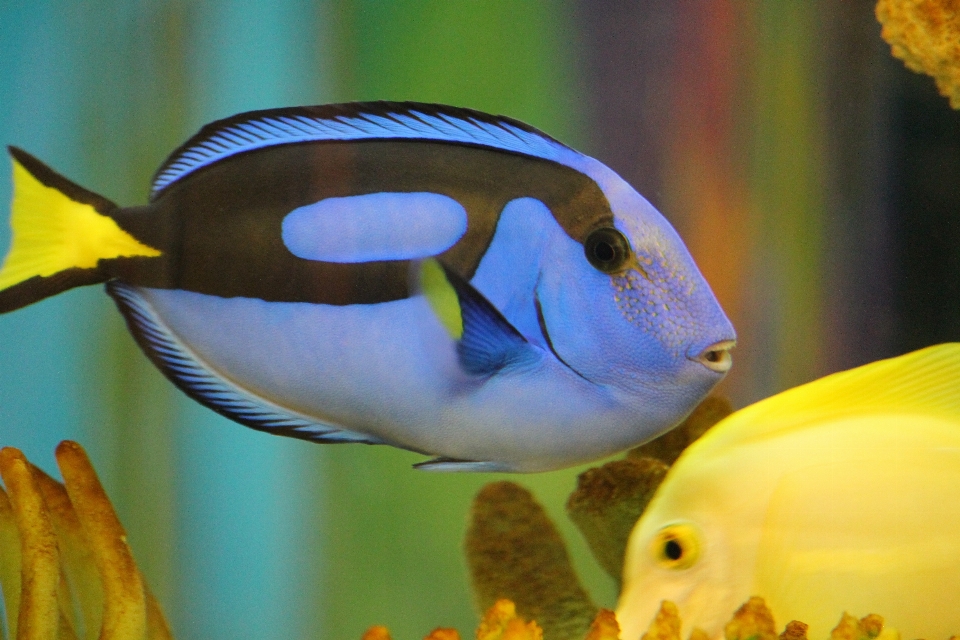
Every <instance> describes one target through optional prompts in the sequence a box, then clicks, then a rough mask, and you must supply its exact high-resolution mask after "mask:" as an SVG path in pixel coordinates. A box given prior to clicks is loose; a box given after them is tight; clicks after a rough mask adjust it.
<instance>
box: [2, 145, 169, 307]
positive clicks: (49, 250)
mask: <svg viewBox="0 0 960 640" xmlns="http://www.w3.org/2000/svg"><path fill="white" fill-rule="evenodd" d="M10 226H11V227H12V229H13V240H12V242H11V245H10V251H9V253H8V254H7V257H6V259H5V260H4V262H3V266H2V267H0V291H2V290H3V289H6V288H8V287H12V286H14V285H16V284H19V283H21V282H24V281H25V280H29V279H30V278H33V277H36V276H41V277H46V276H52V275H54V274H56V273H59V272H61V271H64V270H66V269H76V268H78V269H92V268H94V267H96V266H97V263H98V262H99V261H100V260H104V259H109V258H119V257H128V256H145V257H156V256H159V255H160V251H157V250H156V249H153V248H152V247H148V246H146V245H145V244H143V243H141V242H139V241H137V240H136V239H135V238H134V237H133V236H131V235H130V234H129V233H127V232H126V231H124V230H123V229H121V228H120V227H119V226H118V225H117V223H116V222H114V221H113V219H111V218H110V217H108V216H105V215H103V214H101V213H99V212H97V210H96V209H95V208H94V207H92V206H91V205H89V204H85V203H82V202H76V201H74V200H71V199H70V198H69V197H68V196H66V195H65V194H63V193H62V192H60V191H58V190H57V189H54V188H52V187H48V186H46V185H45V184H43V183H42V182H40V181H39V180H38V179H37V178H35V177H34V176H33V175H31V174H30V172H29V171H27V170H26V169H25V168H24V167H23V165H21V164H20V163H19V162H17V160H14V161H13V205H12V212H11V216H10Z"/></svg>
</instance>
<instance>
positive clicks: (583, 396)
mask: <svg viewBox="0 0 960 640" xmlns="http://www.w3.org/2000/svg"><path fill="white" fill-rule="evenodd" d="M10 153H11V155H12V157H13V165H14V200H13V208H12V217H11V223H12V226H13V230H14V235H13V242H12V244H11V248H10V251H9V254H8V256H7V258H6V261H5V263H4V265H3V268H2V270H0V312H6V311H12V310H14V309H18V308H20V307H23V306H25V305H28V304H31V303H33V302H36V301H38V300H41V299H43V298H46V297H48V296H51V295H54V294H57V293H59V292H61V291H64V290H67V289H70V288H72V287H76V286H80V285H88V284H95V283H106V289H107V293H109V294H110V295H111V296H112V297H113V299H114V300H115V301H116V303H117V306H118V307H119V309H120V312H121V313H122V314H123V315H124V317H125V318H126V321H127V324H128V326H129V328H130V331H131V333H132V334H133V336H134V337H135V338H136V340H137V342H138V343H139V345H140V347H141V348H142V349H143V351H144V352H145V353H146V354H147V356H148V357H149V358H150V359H151V360H152V361H153V363H154V364H155V365H156V366H157V367H159V368H160V370H161V371H163V373H164V374H166V376H167V377H168V378H169V379H170V380H172V381H173V382H174V383H175V384H176V385H177V386H178V387H179V388H180V389H182V390H183V391H184V392H186V393H187V394H188V395H189V396H191V397H192V398H194V399H195V400H197V401H198V402H200V403H202V404H204V405H206V406H207V407H210V408H211V409H213V410H214V411H217V412H218V413H220V414H222V415H224V416H226V417H228V418H231V419H233V420H235V421H237V422H239V423H241V424H244V425H247V426H249V427H253V428H254V429H260V430H262V431H266V432H269V433H276V434H280V435H286V436H292V437H296V438H303V439H306V440H313V441H317V442H360V443H366V444H390V445H393V446H396V447H401V448H403V449H408V450H412V451H416V452H420V453H424V454H427V455H432V456H436V457H435V458H433V459H431V460H428V461H425V462H422V463H420V464H418V465H416V466H417V467H418V468H421V469H432V470H451V471H460V470H463V471H545V470H550V469H557V468H562V467H566V466H570V465H574V464H577V463H580V462H585V461H589V460H595V459H597V458H600V457H603V456H606V455H609V454H612V453H615V452H617V451H619V450H623V449H625V448H628V447H631V446H634V445H636V444H638V443H641V442H643V441H645V440H648V439H650V438H653V437H654V436H656V435H658V434H660V433H662V432H663V431H666V430H668V429H670V428H671V427H672V426H674V425H675V424H677V423H678V422H679V421H680V420H682V419H683V417H684V416H686V415H687V414H688V413H689V412H690V411H691V409H692V408H693V407H694V406H695V405H696V404H697V402H699V401H700V399H702V398H703V397H704V396H705V395H706V394H707V393H708V392H709V391H710V389H711V388H713V386H714V385H715V384H716V383H717V382H719V381H720V379H721V378H722V377H723V375H724V374H725V373H726V371H727V370H728V369H729V367H730V362H731V360H730V353H729V352H730V349H731V348H732V347H733V344H734V340H735V334H734V331H733V328H732V327H731V325H730V322H729V321H728V320H727V318H726V316H725V315H724V314H723V311H722V310H721V309H720V306H719V304H718V303H717V301H716V299H715V298H714V296H713V294H712V293H711V291H710V287H709V286H708V285H707V283H706V281H705V280H704V279H703V277H702V276H701V275H700V273H699V271H698V270H697V267H696V265H695V264H694V262H693V260H692V259H691V257H690V255H689V253H688V252H687V250H686V248H685V247H684V245H683V243H682V242H681V240H680V238H679V237H678V236H677V234H676V232H675V231H674V230H673V229H672V228H671V227H670V225H669V224H668V223H667V221H666V220H664V218H663V217H662V216H661V215H660V214H659V213H658V212H657V211H656V210H655V209H654V208H653V207H652V206H651V205H650V204H649V203H648V202H647V201H646V200H644V199H643V198H642V197H641V196H640V195H639V194H638V193H637V192H636V191H635V190H634V189H632V188H631V187H630V186H629V185H628V184H627V183H626V182H625V181H624V180H622V179H621V178H620V177H619V176H617V175H616V174H615V173H614V172H613V171H611V170H610V169H609V168H607V167H606V166H604V165H603V164H601V163H600V162H598V161H596V160H594V159H592V158H589V157H587V156H584V155H583V154H581V153H578V152H577V151H574V150H573V149H570V148H569V147H567V146H565V145H563V144H561V143H559V142H557V141H556V140H554V139H553V138H551V137H549V136H547V135H546V134H544V133H541V132H540V131H538V130H536V129H534V128H532V127H530V126H528V125H525V124H523V123H521V122H518V121H516V120H511V119H509V118H505V117H500V116H491V115H487V114H484V113H480V112H477V111H472V110H468V109H460V108H453V107H445V106H439V105H431V104H419V103H390V102H372V103H352V104H339V105H325V106H313V107H297V108H284V109H273V110H266V111H255V112H250V113H244V114H240V115H236V116H233V117H231V118H227V119H225V120H221V121H219V122H214V123H212V124H209V125H207V126H205V127H204V128H203V129H201V130H200V132H199V133H198V134H197V135H195V136H194V137H193V138H191V139H190V140H189V141H187V142H186V143H185V144H184V145H183V146H181V147H180V148H179V149H177V150H176V151H174V152H173V154H172V155H171V156H170V157H169V158H168V159H167V161H166V162H164V164H163V165H162V166H161V167H160V169H159V171H158V172H157V174H156V177H155V179H154V183H153V189H152V192H151V195H150V201H149V204H147V205H145V206H133V207H118V206H117V205H115V204H113V203H112V202H109V201H108V200H106V199H104V198H102V197H100V196H98V195H96V194H94V193H92V192H90V191H87V190H86V189H84V188H82V187H80V186H77V185H75V184H74V183H72V182H70V181H68V180H67V179H66V178H64V177H62V176H60V175H59V174H57V173H55V172H54V171H53V170H51V169H49V168H48V167H46V166H45V165H43V164H42V163H41V162H40V161H39V160H37V159H35V158H33V157H32V156H30V155H29V154H27V153H26V152H24V151H22V150H19V149H15V148H10Z"/></svg>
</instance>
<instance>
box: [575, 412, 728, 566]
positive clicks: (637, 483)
mask: <svg viewBox="0 0 960 640" xmlns="http://www.w3.org/2000/svg"><path fill="white" fill-rule="evenodd" d="M731 413H733V407H732V406H731V405H730V401H729V400H727V399H726V398H723V397H721V396H710V397H708V398H706V399H705V400H704V401H703V402H701V403H700V405H699V406H698V407H697V408H696V409H694V411H693V413H691V414H690V416H689V417H688V418H687V419H686V420H684V421H683V423H681V424H680V425H679V426H678V427H677V428H675V429H673V430H672V431H669V432H667V433H665V434H663V435H662V436H660V437H659V438H656V439H655V440H652V441H650V442H648V443H647V444H644V445H642V446H639V447H637V448H635V449H631V450H630V451H629V452H627V457H626V459H625V460H615V461H613V462H608V463H607V464H605V465H603V466H602V467H597V468H594V469H588V470H587V471H585V472H583V473H582V474H580V477H579V478H577V488H576V489H575V490H574V492H573V493H572V494H571V495H570V499H569V500H567V514H568V515H569V516H570V519H571V520H573V523H574V524H575V525H577V528H578V529H580V533H582V534H583V537H584V538H585V539H586V541H587V544H588V545H589V546H590V550H591V551H592V552H593V555H594V557H595V558H596V559H597V562H599V563H600V566H601V567H603V568H604V570H605V571H606V572H607V573H608V574H610V577H612V578H613V579H614V580H615V581H616V582H617V584H619V583H620V578H621V576H620V573H621V568H622V566H623V554H624V552H625V551H626V549H627V538H629V536H630V531H631V530H632V529H633V525H634V524H635V523H636V522H637V519H638V518H639V517H640V514H641V513H643V511H644V509H646V507H647V503H648V502H650V499H651V498H652V497H653V494H654V493H655V492H656V490H657V487H659V486H660V483H661V482H662V481H663V478H664V476H666V475H667V470H668V469H669V468H670V465H671V464H673V463H674V462H675V461H676V459H677V458H678V457H679V456H680V454H681V453H682V452H683V450H684V449H686V448H687V447H688V446H690V445H691V444H692V443H693V442H694V441H696V440H697V439H698V438H699V437H700V436H702V435H703V434H704V433H706V432H707V429H709V428H710V427H712V426H713V425H715V424H716V423H718V422H720V420H722V419H723V418H726V417H727V416H728V415H730V414H731Z"/></svg>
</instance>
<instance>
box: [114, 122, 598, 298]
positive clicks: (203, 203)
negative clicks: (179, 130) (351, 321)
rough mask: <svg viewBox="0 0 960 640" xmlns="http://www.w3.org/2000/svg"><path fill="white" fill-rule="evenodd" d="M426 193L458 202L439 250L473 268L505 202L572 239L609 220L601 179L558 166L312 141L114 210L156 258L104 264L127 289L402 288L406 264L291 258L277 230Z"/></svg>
mask: <svg viewBox="0 0 960 640" xmlns="http://www.w3.org/2000/svg"><path fill="white" fill-rule="evenodd" d="M418 191H426V192H433V193H440V194H444V195H447V196H449V197H451V198H453V199H455V200H456V201H457V202H459V203H460V204H461V205H463V207H464V208H465V209H466V210H467V213H468V226H467V232H466V234H465V235H464V236H463V238H461V239H460V241H459V242H457V244H455V245H454V246H453V247H452V248H450V249H449V250H447V251H446V252H444V253H443V254H442V255H441V256H439V258H440V259H441V260H442V261H443V263H444V264H445V265H447V266H448V267H449V268H451V269H452V270H454V271H455V272H456V273H457V274H458V275H460V276H461V277H462V278H464V279H469V278H470V277H472V276H473V273H474V272H475V270H476V268H477V265H478V264H479V262H480V259H481V258H482V257H483V254H484V253H485V252H486V250H487V248H488V246H489V244H490V242H491V241H492V238H493V234H494V231H495V229H496V225H497V221H498V219H499V216H500V213H501V211H502V210H503V208H504V206H505V205H506V204H507V203H508V202H510V201H511V200H514V199H516V198H522V197H533V198H536V199H538V200H541V201H542V202H544V203H545V204H546V205H547V207H549V208H550V210H551V211H552V212H553V215H554V217H555V218H556V220H557V222H558V223H559V224H560V226H561V227H562V228H563V229H564V230H565V231H566V232H567V234H569V235H570V237H572V238H574V239H575V240H577V241H580V242H583V240H584V238H585V237H586V235H587V234H588V233H589V232H590V231H591V230H592V229H593V228H595V227H597V226H598V225H602V224H610V223H612V219H613V214H612V212H611V210H610V205H609V203H608V201H607V199H606V197H605V196H604V194H603V192H602V191H601V190H600V187H599V186H598V185H597V184H596V182H594V181H593V180H592V179H591V178H589V177H588V176H586V175H584V174H583V173H581V172H579V171H576V170H574V169H572V168H570V167H567V166H565V165H562V164H559V163H557V162H553V161H549V160H543V159H540V158H535V157H530V156H524V155H521V154H518V153H512V152H506V151H502V150H498V149H491V148H485V147H480V146H472V145H465V144H453V143H445V142H424V141H419V140H362V141H351V142H339V141H337V142H311V143H302V144H286V145H278V146H271V147H266V148H263V149H257V150H255V151H250V152H245V153H241V154H237V155H234V156H230V157H227V158H225V159H223V160H221V161H218V162H216V163H214V164H211V165H209V166H206V167H203V168H201V169H198V170H196V171H194V172H193V173H190V174H188V175H186V176H184V177H183V178H181V179H180V180H178V181H176V182H174V183H172V184H171V185H170V186H168V187H166V188H165V189H163V190H162V192H161V194H160V196H159V197H158V198H157V199H156V200H155V201H154V202H153V203H151V204H150V205H147V206H146V207H133V208H129V209H122V210H120V211H119V212H116V213H115V214H113V217H114V218H115V219H116V220H117V223H118V224H119V225H120V226H121V228H123V229H124V230H125V231H127V232H128V233H130V234H131V235H132V236H133V237H135V238H136V239H137V240H139V241H140V242H143V243H144V244H147V245H148V246H151V247H155V248H156V249H158V250H160V251H162V252H163V255H162V256H160V257H158V258H150V259H142V258H118V259H115V260H109V261H103V262H104V269H105V270H107V271H108V273H109V274H110V275H111V276H114V277H117V278H119V279H121V280H123V281H124V282H128V283H130V284H133V285H139V286H146V287H155V288H166V289H185V290H188V291H194V292H197V293H204V294H209V295H217V296H222V297H233V296H243V297H252V298H260V299H263V300H267V301H277V302H281V301H282V302H313V303H324V304H335V305H346V304H357V303H360V304H363V303H367V304H370V303H377V302H385V301H389V300H397V299H401V298H405V297H407V296H408V295H409V293H410V291H409V288H408V286H409V284H408V272H409V263H408V261H401V260H397V261H380V262H365V263H352V264H342V263H329V262H320V261H314V260H304V259H302V258H297V257H296V256H294V255H293V254H291V253H290V252H289V251H288V250H287V248H286V246H284V244H283V241H282V237H281V223H282V220H283V218H284V217H285V216H286V215H287V214H288V213H289V212H290V211H292V210H293V209H295V208H297V207H300V206H303V205H306V204H311V203H314V202H317V201H319V200H322V199H324V198H329V197H344V196H353V195H363V194H369V193H378V192H418Z"/></svg>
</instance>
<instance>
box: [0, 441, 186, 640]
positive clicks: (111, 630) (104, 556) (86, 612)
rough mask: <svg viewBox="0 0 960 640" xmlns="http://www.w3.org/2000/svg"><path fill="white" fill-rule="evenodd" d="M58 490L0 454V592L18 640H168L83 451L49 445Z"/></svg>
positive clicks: (12, 453)
mask: <svg viewBox="0 0 960 640" xmlns="http://www.w3.org/2000/svg"><path fill="white" fill-rule="evenodd" d="M56 455H57V464H58V466H59V467H60V472H61V474H62V475H63V478H64V484H60V483H59V482H57V481H56V480H54V479H53V478H51V477H50V476H48V475H47V474H45V473H44V472H43V471H41V470H40V469H38V468H36V467H34V466H33V465H31V464H30V463H29V462H28V461H27V459H26V458H25V457H24V456H23V454H22V453H21V452H20V451H19V450H17V449H13V448H10V447H7V448H4V449H2V450H0V477H2V478H3V483H4V485H5V486H6V491H3V490H2V489H0V585H2V588H3V596H4V601H5V604H6V611H7V629H8V630H9V632H10V637H11V638H17V639H18V640H54V639H57V640H68V639H71V638H79V637H83V638H88V639H93V638H100V639H101V640H108V639H109V640H148V639H149V640H167V639H170V638H172V635H171V633H170V629H169V627H168V625H167V622H166V620H165V618H164V616H163V613H162V612H161V610H160V607H159V605H158V604H157V602H156V600H155V599H154V598H153V596H152V595H151V594H150V592H149V589H148V588H147V587H146V585H145V584H144V581H143V578H142V576H141V575H140V572H139V570H138V569H137V566H136V563H135V562H134V560H133V556H132V554H131V553H130V547H129V545H128V544H127V539H126V533H125V532H124V529H123V526H122V525H121V524H120V521H119V519H118V518H117V515H116V513H115V512H114V510H113V506H112V505H111V504H110V500H109V498H108V497H107V495H106V492H104V490H103V487H102V485H101V484H100V481H99V479H98V478H97V474H96V471H95V470H94V469H93V466H92V465H91V464H90V460H89V459H88V458H87V455H86V453H85V452H84V450H83V448H82V447H80V445H79V444H77V443H75V442H69V441H66V442H62V443H60V446H58V447H57V451H56Z"/></svg>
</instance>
